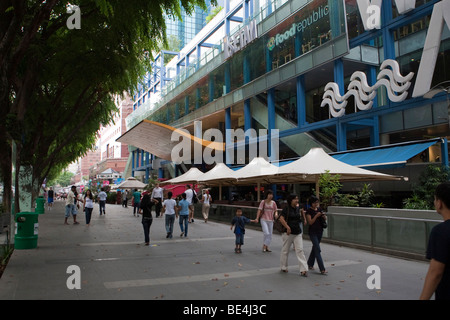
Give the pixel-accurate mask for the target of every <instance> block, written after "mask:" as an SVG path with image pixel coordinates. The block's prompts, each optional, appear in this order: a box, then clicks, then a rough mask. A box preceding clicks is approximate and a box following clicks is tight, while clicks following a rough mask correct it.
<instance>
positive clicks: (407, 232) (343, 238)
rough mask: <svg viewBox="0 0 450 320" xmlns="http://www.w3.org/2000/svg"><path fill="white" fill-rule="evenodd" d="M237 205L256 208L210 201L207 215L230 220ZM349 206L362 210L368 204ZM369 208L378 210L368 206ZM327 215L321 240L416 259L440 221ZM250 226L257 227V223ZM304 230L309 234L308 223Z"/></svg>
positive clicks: (247, 210)
mask: <svg viewBox="0 0 450 320" xmlns="http://www.w3.org/2000/svg"><path fill="white" fill-rule="evenodd" d="M254 204H256V202H255V203H254ZM237 207H240V208H242V211H243V215H244V216H246V217H248V218H250V219H254V218H255V217H256V213H257V210H258V208H257V207H254V206H248V205H239V204H236V205H235V204H233V205H231V204H214V203H213V204H212V205H211V209H210V214H209V218H210V219H211V220H214V221H219V222H224V223H230V222H231V219H232V218H233V217H234V215H235V211H236V208H237ZM352 209H358V210H359V211H365V209H367V208H352ZM198 211H199V209H198ZM198 211H197V212H198ZM384 211H386V210H384ZM399 211H402V210H399ZM371 212H374V213H377V212H378V211H377V210H374V209H373V208H371ZM409 213H411V214H412V215H414V213H413V212H409ZM380 214H382V213H381V210H380ZM197 216H198V215H197ZM327 219H328V228H327V229H325V230H324V233H323V241H326V242H331V243H339V244H340V245H345V246H350V247H355V248H361V249H369V250H372V251H377V252H383V253H387V254H392V255H398V256H403V257H409V258H415V259H424V257H425V252H426V250H427V246H428V239H429V236H430V232H431V229H432V228H433V227H434V226H435V225H436V224H438V223H440V222H442V221H441V220H437V219H431V218H430V219H427V218H419V217H418V218H414V217H402V216H392V215H385V214H384V215H376V214H355V213H340V212H328V213H327ZM249 226H250V227H251V228H256V229H260V226H259V224H258V225H257V224H252V225H249ZM304 234H305V235H306V236H307V235H308V226H307V225H306V226H305V228H304Z"/></svg>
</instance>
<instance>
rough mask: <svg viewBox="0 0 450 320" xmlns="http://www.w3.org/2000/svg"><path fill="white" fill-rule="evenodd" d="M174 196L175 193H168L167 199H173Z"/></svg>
mask: <svg viewBox="0 0 450 320" xmlns="http://www.w3.org/2000/svg"><path fill="white" fill-rule="evenodd" d="M172 195H173V193H172V191H169V192H168V193H167V198H169V199H170V198H172Z"/></svg>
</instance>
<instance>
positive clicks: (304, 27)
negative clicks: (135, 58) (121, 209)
mask: <svg viewBox="0 0 450 320" xmlns="http://www.w3.org/2000/svg"><path fill="white" fill-rule="evenodd" d="M363 2H364V1H361V2H359V1H356V0H310V1H307V0H293V1H283V0H282V1H270V0H267V1H263V0H260V1H256V0H241V1H233V2H231V3H229V2H226V3H225V8H224V10H222V12H221V14H219V15H218V16H216V18H215V19H213V21H211V23H210V24H208V25H207V26H206V28H205V29H203V30H202V32H201V34H199V35H200V36H198V37H195V38H194V39H193V40H192V41H191V42H190V43H189V44H188V45H187V46H186V47H185V48H183V50H182V51H181V52H180V54H179V55H178V56H177V57H176V58H174V59H173V60H172V61H171V62H170V63H169V64H168V65H167V66H166V69H171V70H173V72H172V73H171V75H170V77H168V79H170V81H169V80H167V81H166V82H164V84H163V83H162V82H161V87H160V91H159V95H158V97H157V99H155V100H151V99H149V100H148V101H146V102H145V101H144V102H142V95H140V96H136V97H135V98H136V100H135V102H134V106H135V110H134V111H133V113H132V114H131V115H130V116H129V117H128V118H127V128H128V132H130V133H131V132H132V131H133V130H134V129H135V128H137V127H138V126H139V125H140V124H141V121H142V120H143V119H148V120H151V121H155V122H159V123H163V124H167V125H170V126H173V127H175V128H183V129H187V130H188V131H189V132H190V133H191V134H192V135H194V136H200V137H201V135H202V133H204V132H205V131H206V130H208V129H211V128H214V129H218V130H220V131H221V132H223V134H224V136H225V135H226V130H227V129H235V130H237V129H242V130H244V131H246V130H248V129H255V130H260V129H263V130H267V132H268V133H267V136H266V139H267V141H269V140H270V139H269V138H270V135H271V130H274V129H277V130H278V134H279V146H278V149H277V150H276V153H277V154H275V153H274V152H273V148H272V149H271V146H269V159H271V160H280V161H282V160H284V159H291V158H298V157H300V156H303V155H304V154H306V153H307V152H308V151H309V150H310V149H311V148H312V147H322V148H324V149H325V150H326V151H327V152H328V153H330V154H332V155H333V154H336V156H339V154H341V155H342V154H345V153H348V154H351V153H352V151H353V150H361V149H367V148H377V147H379V146H385V145H392V144H401V145H400V146H401V147H404V148H406V147H408V148H407V149H408V152H407V154H406V155H405V157H406V158H405V159H403V160H402V161H398V163H400V162H401V163H402V165H403V166H405V164H406V165H407V164H410V163H415V162H421V163H422V162H424V163H428V162H442V163H444V164H447V165H448V147H447V145H448V144H447V139H446V138H447V137H448V136H449V135H450V130H449V112H450V111H449V106H448V96H447V95H446V92H445V90H440V91H439V88H444V87H445V82H446V81H448V80H450V51H449V50H450V32H449V24H450V21H446V20H445V16H446V14H449V13H448V12H446V11H445V10H447V11H448V9H446V8H448V7H449V5H448V2H449V1H448V0H442V1H438V0H431V1H426V0H417V1H413V0H399V1H396V0H385V1H376V0H374V1H372V2H370V3H369V4H370V5H371V8H370V9H372V11H369V12H371V13H367V12H368V11H367V9H368V8H366V7H364V4H362V3H363ZM444 3H445V5H444ZM191 55H192V56H195V57H196V59H190V58H191ZM197 57H200V59H198V58H197ZM448 86H449V84H448V83H447V87H448ZM433 88H437V89H438V90H437V91H436V92H435V93H437V94H435V95H432V94H430V90H431V89H433ZM431 138H435V139H434V140H430V139H431ZM161 139H162V138H161ZM259 139H261V137H259ZM162 140H163V139H162ZM423 140H430V141H431V142H430V143H431V144H422V143H423ZM416 141H421V143H420V145H419V144H416V143H415V142H416ZM224 142H225V143H226V150H227V151H226V152H225V155H224V159H223V162H225V161H226V160H227V159H230V157H229V155H230V153H231V154H232V153H233V152H235V149H236V145H237V144H239V143H241V144H244V145H248V143H249V142H248V139H247V140H246V139H245V137H244V138H243V140H242V141H237V142H234V141H233V142H232V141H231V140H229V139H227V138H225V141H224ZM413 146H415V148H413ZM137 147H138V146H137ZM148 149H151V148H148ZM380 149H383V148H380ZM386 150H387V149H385V151H386ZM416 151H417V152H416ZM415 152H416V153H415ZM354 154H355V155H356V153H354ZM131 157H132V164H133V171H139V170H144V171H145V170H147V172H149V171H150V170H152V169H153V170H154V169H157V170H158V171H157V172H158V175H159V177H167V178H170V177H171V176H173V175H176V174H177V173H178V172H180V170H181V171H184V169H181V168H180V167H179V166H174V165H173V163H171V161H170V159H162V160H161V159H157V157H155V156H153V155H152V150H146V149H145V148H140V149H137V150H135V151H134V152H133V154H132V155H131ZM384 157H389V154H388V152H387V151H386V152H385V155H384ZM353 158H354V159H355V158H357V156H354V157H353ZM155 160H156V161H155ZM249 160H251V159H245V161H244V162H245V163H248V162H249ZM154 161H155V162H154ZM342 161H344V160H342ZM383 161H384V162H383ZM227 163H228V162H227ZM387 163H389V159H383V160H382V161H381V160H380V161H379V163H358V164H356V165H359V166H362V167H367V166H372V167H374V168H375V167H383V164H387ZM398 163H397V164H398ZM228 164H231V165H232V164H233V163H228ZM351 164H354V163H351ZM377 165H378V166H377ZM384 167H386V168H388V167H389V166H386V165H385V166H384ZM391 167H392V166H391Z"/></svg>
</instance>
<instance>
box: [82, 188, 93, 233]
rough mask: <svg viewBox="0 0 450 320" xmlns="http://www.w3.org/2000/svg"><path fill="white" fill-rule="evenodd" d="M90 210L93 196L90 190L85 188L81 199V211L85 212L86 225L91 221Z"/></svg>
mask: <svg viewBox="0 0 450 320" xmlns="http://www.w3.org/2000/svg"><path fill="white" fill-rule="evenodd" d="M92 210H94V196H93V195H92V192H91V190H86V194H85V195H84V201H83V211H84V212H85V214H86V225H88V226H89V225H90V223H91V216H92Z"/></svg>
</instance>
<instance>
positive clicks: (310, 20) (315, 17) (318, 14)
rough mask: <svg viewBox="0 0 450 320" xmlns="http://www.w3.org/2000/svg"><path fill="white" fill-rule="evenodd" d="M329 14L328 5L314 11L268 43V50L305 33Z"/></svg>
mask: <svg viewBox="0 0 450 320" xmlns="http://www.w3.org/2000/svg"><path fill="white" fill-rule="evenodd" d="M328 14H329V9H328V5H324V6H320V7H319V8H317V10H313V12H312V13H311V14H310V15H309V16H308V17H306V18H304V19H303V20H301V21H300V22H298V23H297V22H294V23H293V24H292V26H291V28H290V29H289V30H287V31H286V32H284V33H278V34H277V35H275V36H274V37H271V38H270V39H269V41H268V42H267V48H268V49H269V50H273V49H274V48H275V47H276V46H278V45H280V44H281V43H283V42H284V41H286V40H288V39H289V38H291V37H293V36H295V34H296V33H297V32H303V31H304V30H305V29H306V28H308V27H310V26H311V25H313V24H314V23H316V22H318V21H319V20H320V19H322V18H324V17H326V16H328Z"/></svg>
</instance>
